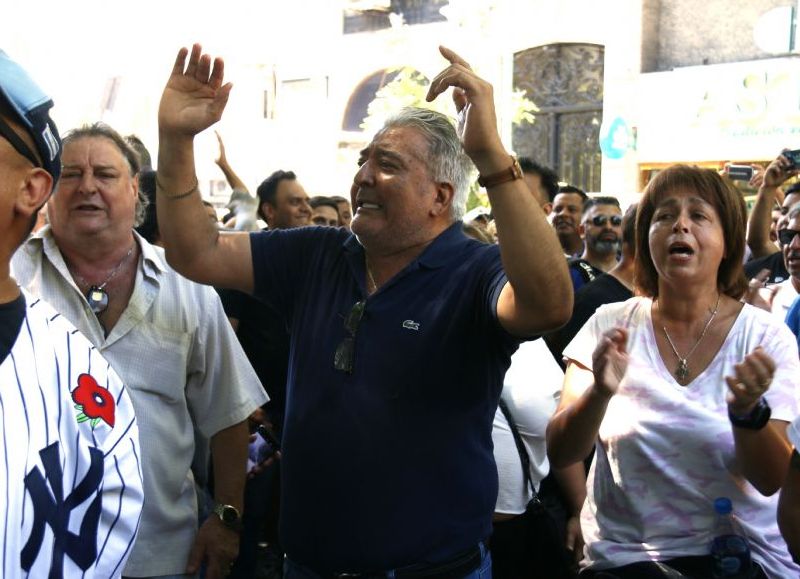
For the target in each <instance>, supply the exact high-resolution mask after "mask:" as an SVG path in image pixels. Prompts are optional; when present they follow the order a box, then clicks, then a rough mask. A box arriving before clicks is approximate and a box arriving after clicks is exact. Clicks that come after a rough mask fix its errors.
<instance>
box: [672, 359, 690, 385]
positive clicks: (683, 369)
mask: <svg viewBox="0 0 800 579" xmlns="http://www.w3.org/2000/svg"><path fill="white" fill-rule="evenodd" d="M675 377H676V378H677V379H678V380H680V381H681V382H683V381H684V380H686V379H687V378H688V377H689V364H687V362H686V358H681V360H680V361H679V362H678V367H677V368H675Z"/></svg>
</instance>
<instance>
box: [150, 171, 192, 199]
mask: <svg viewBox="0 0 800 579" xmlns="http://www.w3.org/2000/svg"><path fill="white" fill-rule="evenodd" d="M198 185H199V183H198V181H197V177H195V178H194V185H192V188H191V189H189V190H188V191H186V192H184V193H173V194H168V193H167V192H166V189H164V186H163V185H162V184H161V181H159V180H158V175H157V174H156V187H157V188H158V189H160V190H161V194H162V195H163V196H164V197H166V198H167V199H169V200H170V201H175V200H176V199H183V198H184V197H188V196H189V195H191V194H192V193H194V192H195V191H197V186H198Z"/></svg>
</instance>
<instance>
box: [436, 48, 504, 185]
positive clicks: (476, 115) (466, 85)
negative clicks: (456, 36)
mask: <svg viewBox="0 0 800 579" xmlns="http://www.w3.org/2000/svg"><path fill="white" fill-rule="evenodd" d="M439 52H441V54H442V56H444V57H445V58H446V59H447V60H448V61H450V66H448V67H447V68H445V69H444V70H443V71H442V72H440V73H439V74H437V75H436V77H435V78H434V79H433V81H431V86H430V88H429V89H428V95H427V100H428V101H432V100H433V99H435V98H436V97H437V96H439V95H440V94H442V93H443V92H444V91H446V90H447V89H448V88H450V87H453V102H454V103H455V105H456V110H457V111H458V117H459V127H458V132H459V135H460V137H461V142H462V144H463V146H464V152H466V153H467V155H469V157H470V158H471V159H472V160H473V162H474V163H475V164H476V165H477V166H478V169H479V170H480V169H481V166H480V163H481V161H483V160H485V159H486V158H488V157H489V156H490V155H492V154H497V153H498V152H499V153H504V149H503V145H502V143H501V141H500V135H499V134H498V132H497V116H496V114H495V108H494V91H493V89H492V85H491V84H489V83H488V82H486V81H485V80H483V79H482V78H480V77H479V76H478V75H477V74H475V72H474V71H473V70H472V68H471V67H470V65H469V64H468V63H467V61H465V60H464V59H463V58H461V57H460V56H459V55H458V54H456V53H455V52H453V51H452V50H450V49H449V48H445V47H444V46H440V47H439Z"/></svg>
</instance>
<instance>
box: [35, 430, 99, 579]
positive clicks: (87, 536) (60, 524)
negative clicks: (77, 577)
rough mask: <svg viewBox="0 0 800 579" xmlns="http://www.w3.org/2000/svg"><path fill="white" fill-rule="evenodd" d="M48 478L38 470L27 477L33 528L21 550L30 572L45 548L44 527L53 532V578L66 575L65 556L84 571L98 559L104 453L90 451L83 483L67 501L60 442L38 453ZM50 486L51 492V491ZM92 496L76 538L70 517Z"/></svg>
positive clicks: (79, 484) (95, 449) (51, 569)
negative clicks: (43, 541)
mask: <svg viewBox="0 0 800 579" xmlns="http://www.w3.org/2000/svg"><path fill="white" fill-rule="evenodd" d="M39 456H40V457H41V459H42V465H44V471H45V475H44V476H42V473H41V471H40V470H39V467H38V466H37V467H34V468H33V470H32V471H31V472H30V473H28V475H27V476H26V477H25V489H26V490H27V491H28V494H30V497H31V501H32V502H33V528H32V529H31V535H30V537H28V541H27V542H26V543H25V547H24V548H23V549H22V560H21V563H22V568H23V569H25V570H26V571H28V572H30V570H31V567H33V564H34V562H35V561H36V558H37V557H38V556H39V551H40V549H41V548H42V540H43V539H44V531H45V525H49V526H50V528H51V529H52V531H53V547H52V549H53V554H52V559H51V562H50V574H49V577H50V579H61V578H62V577H63V576H64V555H67V556H68V557H69V558H70V559H72V560H73V561H74V562H75V564H76V565H77V566H78V567H79V568H80V569H81V570H83V571H86V570H87V569H88V568H89V567H91V566H92V565H93V564H94V562H95V561H96V560H97V527H98V524H99V522H100V509H101V506H102V496H101V494H100V492H99V491H100V484H101V483H102V481H103V453H102V452H101V451H100V450H98V449H97V448H89V456H90V458H91V463H90V466H89V470H88V471H87V472H86V475H85V476H84V477H83V480H81V481H80V482H78V484H77V485H76V486H75V487H74V488H73V489H72V492H70V494H69V496H67V497H66V498H64V487H63V483H62V479H63V476H64V473H63V471H62V470H61V458H60V452H59V447H58V442H54V443H53V444H51V445H50V446H48V447H47V448H45V449H43V450H41V451H40V452H39ZM48 483H49V489H48ZM92 495H94V499H93V500H92V502H91V504H90V505H89V508H88V509H87V510H86V514H84V516H83V521H82V522H81V524H80V532H79V533H78V534H77V535H76V534H75V533H73V532H71V531H70V530H69V523H70V515H71V514H72V511H73V510H75V509H76V508H77V507H79V506H80V505H82V504H84V503H85V502H86V501H87V500H88V499H89V498H90V497H91V496H92Z"/></svg>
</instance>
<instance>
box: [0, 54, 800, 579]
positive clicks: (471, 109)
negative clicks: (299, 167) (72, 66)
mask: <svg viewBox="0 0 800 579" xmlns="http://www.w3.org/2000/svg"><path fill="white" fill-rule="evenodd" d="M440 52H441V55H442V56H443V57H444V59H445V60H446V61H447V62H448V64H447V66H446V67H445V68H444V69H443V70H442V72H440V73H439V74H438V75H437V76H436V77H435V78H434V79H433V80H432V82H431V85H430V89H429V93H428V100H433V99H436V98H440V95H442V94H443V93H445V92H451V93H452V98H453V102H454V107H455V115H456V117H457V119H458V121H457V123H453V122H452V121H451V120H450V119H449V118H447V117H446V116H444V115H442V114H439V113H436V112H432V111H430V110H426V109H422V108H406V109H402V110H400V111H397V113H396V115H395V116H393V117H391V118H390V119H388V120H387V121H386V123H385V125H384V127H383V128H382V129H381V130H380V131H378V133H377V134H376V135H375V136H374V137H373V139H372V141H371V142H370V143H369V144H368V145H367V146H366V147H365V148H364V149H363V150H362V151H361V153H360V158H359V162H358V167H357V168H356V172H355V175H354V178H353V185H352V188H351V191H350V195H349V199H348V198H346V197H324V196H309V195H308V193H307V192H306V190H305V188H304V187H303V186H302V184H301V178H300V177H299V176H298V175H296V174H295V173H294V172H293V171H290V170H277V171H274V172H272V173H271V174H269V176H267V177H266V178H265V179H264V180H263V181H262V182H261V183H260V185H259V186H258V187H257V188H256V189H255V194H252V193H251V192H250V189H249V188H248V187H247V185H246V184H245V183H244V182H243V181H242V180H241V179H240V178H239V177H238V175H237V174H236V172H235V170H234V169H233V167H232V165H231V163H230V162H229V159H228V156H227V153H226V147H225V144H224V143H223V140H222V137H221V136H220V135H219V134H217V137H218V139H219V156H218V158H217V159H216V163H217V165H218V167H219V168H220V170H221V171H222V172H223V174H224V176H225V178H226V180H227V182H228V183H229V184H230V186H231V188H232V190H233V193H232V195H231V199H230V203H229V204H228V206H227V208H226V209H227V214H226V215H225V216H224V217H223V218H222V219H218V216H217V213H216V210H215V208H214V207H213V206H211V205H210V204H209V203H207V202H204V201H203V200H202V198H201V195H200V192H199V188H198V181H197V177H196V172H195V159H194V147H193V142H194V138H195V136H196V135H197V134H199V133H200V132H202V131H204V130H206V129H208V128H210V127H212V126H213V125H214V124H215V123H216V122H217V121H219V120H220V118H222V116H223V114H224V110H225V106H226V103H227V100H228V95H229V94H230V91H231V87H232V85H231V84H230V83H228V82H226V79H225V78H224V62H223V60H222V59H221V58H219V57H217V58H212V57H211V56H210V55H208V54H204V53H203V52H202V48H201V47H200V46H199V45H194V46H193V47H192V48H191V49H188V50H187V49H185V48H184V49H181V50H180V51H179V52H178V54H177V57H176V59H175V63H174V67H173V69H172V72H171V74H170V76H169V79H168V81H167V84H166V86H165V88H164V91H163V94H162V97H161V101H160V106H159V111H158V124H159V143H158V159H157V163H153V162H152V159H151V158H150V156H149V153H148V152H147V147H146V146H145V144H144V143H142V142H141V141H140V140H138V139H137V138H135V137H133V136H129V137H123V136H122V135H121V134H120V133H118V132H117V131H115V130H114V129H113V128H112V127H109V126H108V125H105V124H102V123H95V124H91V125H87V126H83V127H77V128H74V129H72V130H70V131H68V132H66V133H65V134H64V137H63V139H62V138H61V136H60V135H59V132H58V129H57V128H56V126H55V124H54V123H53V121H52V119H51V118H50V115H49V110H50V108H51V107H52V101H51V100H50V99H49V98H48V97H47V96H46V95H45V94H43V93H42V91H41V90H40V89H39V87H38V86H37V85H36V83H35V82H34V81H33V80H32V79H31V78H30V77H29V76H28V74H27V73H26V72H25V71H24V70H23V69H22V68H20V67H19V66H18V65H17V64H16V63H15V62H14V61H13V60H11V59H10V58H9V57H8V56H7V55H6V54H5V53H3V52H2V51H0V167H1V168H0V199H2V205H0V218H1V219H2V220H3V222H4V223H5V226H4V227H3V228H2V231H3V233H2V239H3V240H4V243H3V244H2V248H3V254H2V258H3V259H2V262H0V263H2V264H3V268H2V270H0V273H2V277H0V315H2V316H3V317H4V322H3V323H2V324H0V328H2V329H0V344H1V346H0V348H2V349H0V372H2V375H3V377H4V378H5V379H4V381H3V384H5V385H6V389H5V390H2V391H0V424H1V425H2V440H3V444H2V445H0V455H1V456H2V459H3V460H4V463H5V470H4V475H3V476H0V493H2V492H5V497H6V500H5V501H4V503H3V505H2V507H0V510H2V511H4V514H5V517H4V519H3V520H4V521H5V526H4V532H3V558H2V562H1V563H0V564H1V565H2V569H3V573H2V575H3V577H40V576H41V577H44V576H45V575H47V576H49V577H98V578H99V577H102V578H106V577H120V576H122V577H131V578H133V577H137V578H142V577H148V578H154V579H155V578H161V579H166V578H177V577H183V578H195V577H201V576H202V577H206V578H208V579H218V578H221V577H234V578H240V579H243V578H248V579H250V578H263V577H286V578H287V579H295V578H299V579H323V578H325V579H327V578H344V577H353V578H378V577H385V578H395V577H396V578H414V579H421V578H430V579H486V578H489V577H492V576H494V577H497V578H499V579H517V578H520V579H521V578H531V577H542V578H554V579H560V578H562V577H577V576H578V575H580V576H581V577H589V578H591V577H597V578H598V579H601V578H606V579H614V578H618V579H627V578H636V579H638V578H648V577H693V578H710V577H717V576H726V577H727V576H730V577H749V578H758V577H769V578H773V577H775V578H788V577H798V576H800V565H798V561H800V454H798V452H797V450H795V447H797V446H798V445H800V418H798V416H800V396H798V379H799V378H800V356H798V348H799V345H800V298H798V294H800V239H799V238H798V235H800V185H798V184H794V183H792V180H793V179H794V178H795V177H796V176H797V175H798V174H800V168H798V167H796V166H795V165H794V164H793V163H792V161H791V160H790V159H789V158H788V157H787V156H786V155H783V154H780V155H777V157H776V158H775V159H774V160H773V161H772V162H771V163H770V164H769V165H768V166H767V167H766V168H762V167H755V168H754V170H755V174H754V176H753V179H752V180H751V184H753V185H754V186H755V187H757V188H758V195H757V199H756V202H755V205H754V207H753V208H752V210H751V211H750V213H749V215H748V212H747V208H746V206H745V202H744V199H743V197H742V194H741V192H740V191H738V190H737V189H736V187H735V186H734V185H733V184H732V182H731V180H730V179H729V178H728V176H727V174H726V173H727V169H726V168H723V169H722V170H720V171H716V170H711V169H703V168H698V167H693V166H686V165H675V166H672V167H669V168H666V169H663V170H661V171H660V172H659V173H658V174H657V175H656V176H655V177H654V178H653V179H652V180H651V181H650V183H649V184H648V185H647V187H646V189H645V191H644V192H643V194H642V195H641V198H640V200H639V202H638V203H637V204H634V205H632V206H630V207H623V206H621V205H620V202H619V200H618V199H617V198H616V197H614V196H609V195H591V196H589V195H587V194H586V193H585V192H584V191H582V190H581V189H580V188H578V187H575V186H572V185H568V184H561V183H559V179H558V176H557V174H556V173H555V172H554V171H552V170H551V169H550V168H548V167H545V166H543V165H541V164H539V163H537V162H536V161H534V160H532V159H527V158H520V159H516V158H515V157H513V156H512V155H511V154H510V153H509V152H508V151H507V150H506V148H505V147H504V146H503V144H502V141H501V139H500V136H499V133H498V130H497V119H496V114H495V103H494V99H493V91H492V87H491V85H490V84H489V83H488V82H486V81H485V80H484V79H482V78H481V77H479V76H478V75H476V74H475V73H474V72H473V70H472V69H471V68H470V66H469V64H468V63H467V62H466V61H465V60H464V59H462V58H461V57H460V56H459V55H458V54H456V53H455V52H453V51H451V50H449V49H447V48H444V47H441V48H440ZM476 171H477V174H478V176H477V183H478V184H479V185H480V186H481V187H483V188H485V190H486V192H487V194H488V199H489V202H490V207H486V208H476V209H475V210H473V211H470V212H469V213H467V212H466V202H467V193H468V191H469V188H470V185H471V183H472V182H473V181H474V180H475V176H474V173H475V172H476ZM51 193H52V195H51ZM43 208H44V209H43ZM45 213H46V216H47V219H46V220H44V222H43V221H42V220H40V219H39V218H38V217H39V216H40V215H42V214H45ZM264 449H267V451H265V450H264ZM723 498H724V500H727V501H728V503H727V504H729V505H732V508H733V512H734V514H735V516H736V519H737V520H738V522H739V526H740V530H741V531H740V532H741V533H742V536H743V537H744V539H745V544H746V546H747V547H746V554H747V556H746V557H745V556H744V554H743V552H740V553H738V555H739V556H741V565H742V567H741V568H740V569H732V568H731V567H730V560H727V561H726V562H724V564H723V562H721V560H720V558H719V556H718V554H716V553H715V552H714V553H712V550H711V545H712V543H714V540H715V538H716V536H717V535H716V533H717V532H718V529H717V528H716V524H717V523H716V520H717V517H718V514H717V513H715V508H717V509H718V512H719V508H720V507H719V504H720V500H722V499H723ZM715 504H716V506H715ZM737 561H738V559H737ZM721 573H728V574H727V575H725V574H721Z"/></svg>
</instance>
